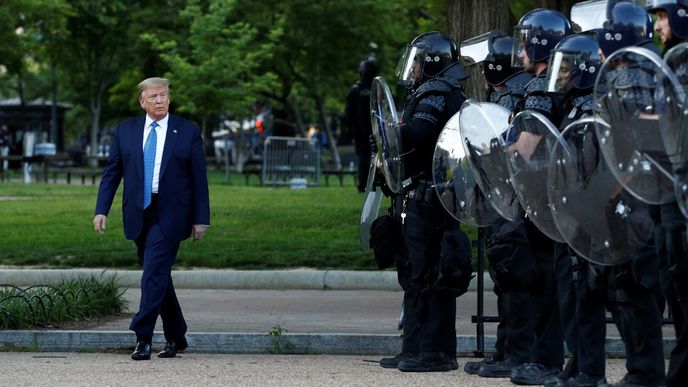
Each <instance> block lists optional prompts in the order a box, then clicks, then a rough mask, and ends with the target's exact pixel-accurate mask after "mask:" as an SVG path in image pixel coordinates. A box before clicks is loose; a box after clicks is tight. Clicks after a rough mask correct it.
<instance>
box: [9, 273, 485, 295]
mask: <svg viewBox="0 0 688 387" xmlns="http://www.w3.org/2000/svg"><path fill="white" fill-rule="evenodd" d="M103 274H104V275H111V274H114V275H116V276H117V282H118V285H119V286H120V287H127V288H134V287H138V286H139V285H140V280H141V270H110V269H67V270H60V269H0V284H13V285H16V286H33V285H49V284H55V283H57V282H59V281H61V280H63V279H67V280H70V279H76V278H78V277H82V276H85V277H88V276H92V275H94V276H100V275H103ZM483 278H484V281H485V289H490V290H491V289H492V280H491V279H490V276H489V275H488V274H487V273H485V274H484V276H483ZM172 279H173V281H174V286H175V287H176V288H179V289H240V290H391V291H401V287H400V286H399V283H398V281H397V273H396V271H354V270H309V269H297V270H208V269H202V270H173V271H172ZM476 284H477V280H476V279H475V278H473V280H471V284H470V286H469V290H470V291H475V290H476V287H477V286H476Z"/></svg>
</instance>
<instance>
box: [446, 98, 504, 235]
mask: <svg viewBox="0 0 688 387" xmlns="http://www.w3.org/2000/svg"><path fill="white" fill-rule="evenodd" d="M460 115H461V112H460V111H459V112H458V113H456V114H454V116H452V118H450V119H449V121H447V124H446V125H445V126H444V129H442V132H441V133H440V135H439V137H438V138H437V144H436V145H435V153H434V156H433V160H432V174H433V182H434V184H435V192H437V196H438V197H439V199H440V202H441V203H442V206H444V209H445V210H447V212H449V214H450V215H451V216H452V217H454V218H456V220H458V221H459V222H461V223H465V224H470V225H473V226H478V227H483V226H489V225H490V224H492V223H494V221H495V220H496V219H498V218H499V215H498V214H497V212H496V211H495V210H494V208H492V205H491V204H490V203H489V201H488V200H487V198H486V197H485V196H484V195H483V194H482V192H481V191H480V188H479V187H478V184H477V183H476V181H475V177H474V176H473V171H472V170H471V165H470V161H469V160H468V155H467V154H466V152H465V151H464V147H463V144H462V141H461V132H460V130H459V125H460V124H459V122H460V119H459V117H460Z"/></svg>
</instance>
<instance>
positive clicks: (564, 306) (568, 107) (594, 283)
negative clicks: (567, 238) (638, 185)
mask: <svg viewBox="0 0 688 387" xmlns="http://www.w3.org/2000/svg"><path fill="white" fill-rule="evenodd" d="M581 93H583V95H579V96H575V95H574V96H571V97H569V98H566V99H565V100H564V111H568V113H567V114H566V115H565V116H564V118H563V120H562V123H561V125H560V128H561V131H562V132H563V130H564V129H565V128H566V127H567V126H568V125H569V124H571V123H572V122H574V121H577V120H579V119H581V118H584V117H590V116H592V115H593V111H594V102H593V100H592V95H590V94H584V93H585V92H581ZM600 162H602V163H603V162H604V161H603V160H600ZM603 270H604V269H603V268H602V267H601V266H599V265H595V264H593V263H591V262H589V261H587V260H585V259H583V258H581V257H578V256H577V255H576V254H575V253H574V252H573V251H572V250H571V249H570V248H569V247H568V245H566V244H565V243H555V254H554V272H555V274H556V279H557V290H558V294H559V310H560V315H561V321H562V323H563V324H562V325H563V329H564V337H565V339H566V345H567V347H568V349H569V351H570V352H571V358H570V359H569V361H568V362H567V363H566V367H565V369H564V371H563V372H562V374H560V375H559V376H558V378H559V379H561V380H567V379H569V378H573V377H575V376H576V375H577V374H578V373H579V372H580V373H583V374H585V375H587V376H588V377H589V378H590V379H591V380H601V379H602V378H604V376H605V347H604V343H605V336H606V324H607V322H606V312H605V308H606V304H607V303H606V299H607V293H606V287H604V286H600V284H599V280H596V277H595V276H596V273H599V272H600V271H603Z"/></svg>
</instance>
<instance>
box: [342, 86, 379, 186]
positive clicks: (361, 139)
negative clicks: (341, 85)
mask: <svg viewBox="0 0 688 387" xmlns="http://www.w3.org/2000/svg"><path fill="white" fill-rule="evenodd" d="M372 82H373V79H372V78H370V79H362V80H360V81H358V82H356V84H354V85H353V86H352V87H351V89H350V90H349V94H347V96H346V107H345V110H344V113H345V115H346V120H347V124H348V126H349V130H351V132H352V135H353V139H354V146H355V148H356V155H357V156H358V183H357V188H358V191H359V192H363V191H365V188H366V184H367V179H368V169H369V168H370V141H369V138H370V135H371V134H372V133H373V132H372V130H373V129H372V124H371V121H370V87H371V85H372Z"/></svg>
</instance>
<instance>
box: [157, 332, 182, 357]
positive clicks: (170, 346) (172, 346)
mask: <svg viewBox="0 0 688 387" xmlns="http://www.w3.org/2000/svg"><path fill="white" fill-rule="evenodd" d="M188 346H189V344H188V343H187V342H186V339H185V338H183V337H182V338H181V339H180V340H179V341H168V342H166V343H165V348H164V349H163V350H162V351H161V352H160V353H158V357H159V358H161V359H165V358H171V357H175V356H177V352H181V351H183V350H185V349H186V348H187V347H188Z"/></svg>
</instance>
